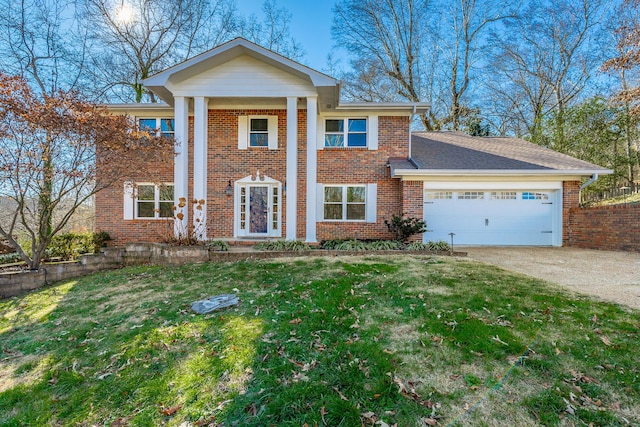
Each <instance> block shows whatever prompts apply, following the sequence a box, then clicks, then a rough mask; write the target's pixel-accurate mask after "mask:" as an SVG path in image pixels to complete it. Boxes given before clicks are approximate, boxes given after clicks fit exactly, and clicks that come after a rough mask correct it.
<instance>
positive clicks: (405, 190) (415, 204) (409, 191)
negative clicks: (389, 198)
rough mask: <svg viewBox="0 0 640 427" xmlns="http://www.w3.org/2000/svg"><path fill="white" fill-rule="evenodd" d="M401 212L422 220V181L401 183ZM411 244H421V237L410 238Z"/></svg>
mask: <svg viewBox="0 0 640 427" xmlns="http://www.w3.org/2000/svg"><path fill="white" fill-rule="evenodd" d="M401 188H402V212H403V213H404V214H405V216H408V217H410V218H419V219H424V218H423V215H424V207H423V206H424V200H423V199H424V189H423V183H422V181H401ZM409 240H410V241H412V242H421V241H422V235H421V234H419V235H415V236H412V237H411V238H410V239H409Z"/></svg>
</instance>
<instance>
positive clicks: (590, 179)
mask: <svg viewBox="0 0 640 427" xmlns="http://www.w3.org/2000/svg"><path fill="white" fill-rule="evenodd" d="M596 179H598V174H597V173H594V174H593V175H591V178H589V180H588V181H587V182H585V183H584V184H582V185H581V186H580V191H579V192H578V200H579V201H580V204H582V190H584V189H585V188H587V187H588V186H590V185H591V184H593V183H594V182H595V181H596Z"/></svg>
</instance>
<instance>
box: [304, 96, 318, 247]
mask: <svg viewBox="0 0 640 427" xmlns="http://www.w3.org/2000/svg"><path fill="white" fill-rule="evenodd" d="M317 119H318V97H317V96H308V97H307V238H306V241H307V243H316V241H317V240H316V209H317V207H316V184H317V182H316V181H317V168H316V164H317V157H318V151H317V148H316V133H317V131H318V129H317V127H318V126H317Z"/></svg>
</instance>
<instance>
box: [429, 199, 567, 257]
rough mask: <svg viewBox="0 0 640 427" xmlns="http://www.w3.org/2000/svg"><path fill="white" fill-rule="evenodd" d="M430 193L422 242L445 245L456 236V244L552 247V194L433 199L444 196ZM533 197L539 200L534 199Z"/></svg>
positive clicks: (553, 207) (554, 207) (553, 206)
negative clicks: (434, 242)
mask: <svg viewBox="0 0 640 427" xmlns="http://www.w3.org/2000/svg"><path fill="white" fill-rule="evenodd" d="M433 191H434V190H429V191H425V205H424V218H425V221H426V222H427V230H428V232H427V233H425V235H424V240H425V241H428V240H434V241H435V240H444V241H447V242H448V241H450V239H451V237H450V235H449V233H455V236H454V243H455V244H466V245H536V246H550V245H553V241H554V234H553V233H552V231H553V216H554V209H556V206H555V205H554V204H553V203H552V200H553V196H554V194H553V192H549V191H546V192H544V193H541V192H534V191H526V192H523V191H522V190H519V191H517V192H516V191H511V190H504V191H503V192H497V193H496V192H495V190H493V191H494V192H493V193H492V192H489V191H487V192H484V194H482V192H478V191H477V190H474V192H464V191H458V192H454V193H453V197H452V198H451V199H438V198H437V197H436V198H435V199H434V198H433V197H434V196H433V195H434V194H442V193H443V192H441V193H434V192H433ZM477 193H480V194H479V195H478V194H477ZM429 194H431V197H429ZM536 195H537V197H538V199H533V197H534V196H536ZM458 197H478V198H475V199H463V198H460V199H459V198H458ZM514 197H515V199H514Z"/></svg>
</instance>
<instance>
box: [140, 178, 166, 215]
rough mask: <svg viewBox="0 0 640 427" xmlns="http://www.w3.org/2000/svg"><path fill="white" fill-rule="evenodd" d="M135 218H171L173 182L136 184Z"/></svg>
mask: <svg viewBox="0 0 640 427" xmlns="http://www.w3.org/2000/svg"><path fill="white" fill-rule="evenodd" d="M136 189H137V191H136V198H135V208H136V214H135V216H136V218H155V219H157V218H173V184H164V185H156V184H138V185H137V186H136Z"/></svg>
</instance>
